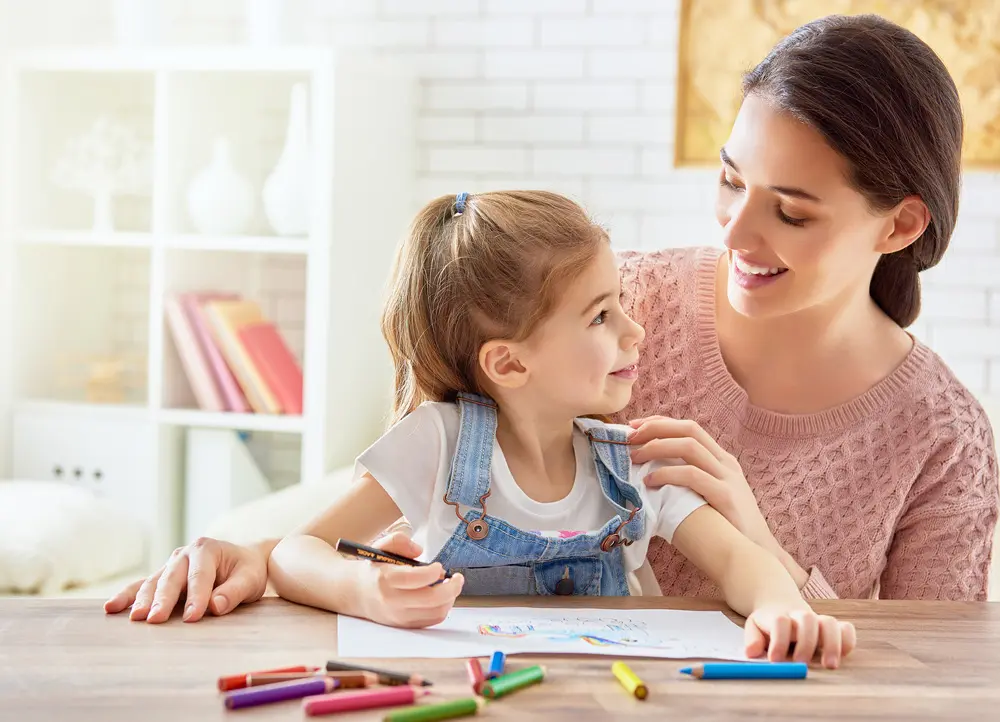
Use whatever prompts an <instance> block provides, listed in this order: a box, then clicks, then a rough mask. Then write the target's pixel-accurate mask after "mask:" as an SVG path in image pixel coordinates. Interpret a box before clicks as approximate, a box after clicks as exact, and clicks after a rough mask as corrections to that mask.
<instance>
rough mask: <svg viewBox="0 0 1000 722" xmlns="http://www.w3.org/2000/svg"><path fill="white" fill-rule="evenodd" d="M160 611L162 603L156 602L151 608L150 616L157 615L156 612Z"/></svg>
mask: <svg viewBox="0 0 1000 722" xmlns="http://www.w3.org/2000/svg"><path fill="white" fill-rule="evenodd" d="M158 611H160V605H159V604H154V605H153V606H151V607H150V608H149V616H151V617H155V616H156V613H157V612H158Z"/></svg>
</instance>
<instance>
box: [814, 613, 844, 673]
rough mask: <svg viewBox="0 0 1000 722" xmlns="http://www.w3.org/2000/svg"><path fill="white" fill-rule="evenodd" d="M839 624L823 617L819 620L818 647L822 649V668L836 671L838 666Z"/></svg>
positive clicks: (839, 648) (840, 646)
mask: <svg viewBox="0 0 1000 722" xmlns="http://www.w3.org/2000/svg"><path fill="white" fill-rule="evenodd" d="M840 632H841V629H840V622H838V621H837V620H836V619H834V618H833V617H828V616H826V615H823V616H821V617H820V618H819V636H820V645H821V646H822V648H823V666H824V667H826V668H827V669H836V668H837V667H839V666H840V656H841V651H842V645H841V639H840Z"/></svg>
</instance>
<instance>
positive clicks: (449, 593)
mask: <svg viewBox="0 0 1000 722" xmlns="http://www.w3.org/2000/svg"><path fill="white" fill-rule="evenodd" d="M464 584H465V577H463V576H462V575H461V574H456V575H455V576H453V577H452V578H451V579H445V580H444V581H443V582H441V583H440V584H435V585H434V586H432V587H424V588H422V589H408V590H405V591H400V592H398V597H397V598H398V604H399V605H400V606H401V607H403V608H404V609H422V610H426V609H434V608H437V607H441V606H444V605H450V604H454V603H455V599H456V598H457V597H458V595H459V594H461V593H462V587H463V586H464Z"/></svg>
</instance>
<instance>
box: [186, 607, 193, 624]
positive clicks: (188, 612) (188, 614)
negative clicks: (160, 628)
mask: <svg viewBox="0 0 1000 722" xmlns="http://www.w3.org/2000/svg"><path fill="white" fill-rule="evenodd" d="M193 613H194V605H193V604H189V605H187V606H186V607H184V621H185V622H186V621H187V620H188V619H190V618H191V615H192V614H193Z"/></svg>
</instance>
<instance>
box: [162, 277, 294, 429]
mask: <svg viewBox="0 0 1000 722" xmlns="http://www.w3.org/2000/svg"><path fill="white" fill-rule="evenodd" d="M166 313H167V321H168V325H169V327H170V329H171V333H172V335H173V337H174V341H175V344H176V346H177V349H178V353H179V356H180V358H181V366H182V368H183V370H184V373H185V374H186V376H187V379H188V381H189V383H190V384H191V388H192V390H193V391H194V395H195V399H196V401H197V402H198V405H199V407H201V408H202V409H204V410H206V411H231V412H238V413H246V412H250V411H252V412H254V413H259V414H301V413H302V409H303V378H302V368H301V366H300V364H299V362H298V360H297V359H296V358H295V355H294V354H293V353H292V352H291V350H290V349H289V348H288V345H287V344H286V343H285V340H284V338H282V335H281V332H280V331H279V330H278V328H277V326H275V324H274V323H272V322H271V321H269V320H268V319H267V318H265V317H264V315H263V313H262V312H261V309H260V307H259V306H258V305H257V304H256V303H255V302H253V301H251V300H247V299H244V298H242V297H240V296H239V295H238V294H235V293H224V292H210V291H206V292H192V293H178V294H170V295H168V297H167V299H166Z"/></svg>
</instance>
